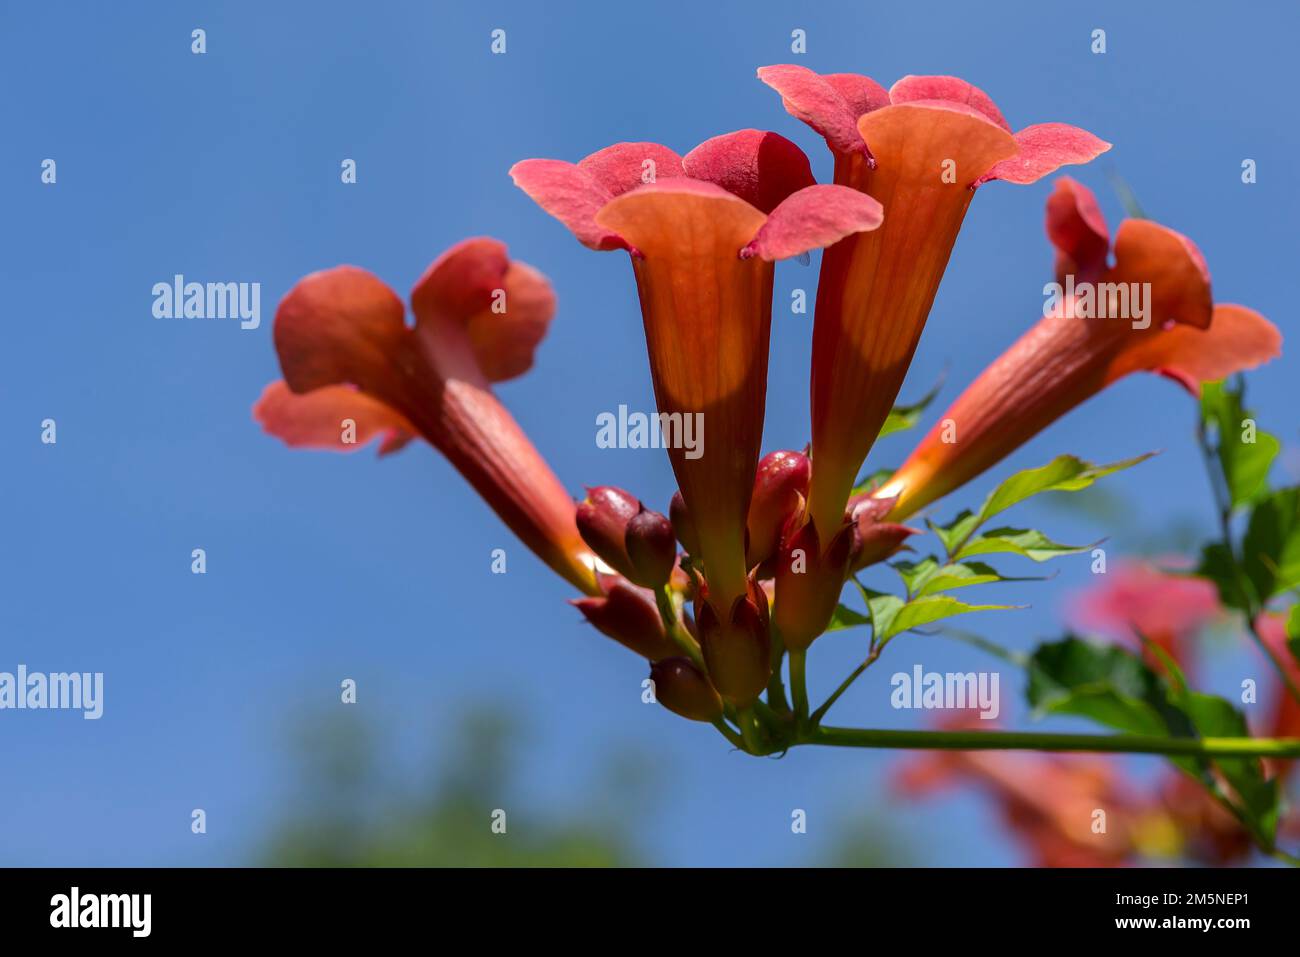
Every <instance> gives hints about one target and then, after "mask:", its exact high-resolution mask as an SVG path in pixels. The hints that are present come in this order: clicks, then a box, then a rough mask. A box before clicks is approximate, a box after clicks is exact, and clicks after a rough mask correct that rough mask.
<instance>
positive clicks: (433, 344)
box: [253, 238, 599, 595]
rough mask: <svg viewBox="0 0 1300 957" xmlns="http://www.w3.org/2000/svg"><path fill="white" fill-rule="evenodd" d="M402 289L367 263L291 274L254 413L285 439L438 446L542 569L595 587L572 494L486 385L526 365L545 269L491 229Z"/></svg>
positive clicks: (541, 319)
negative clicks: (270, 377) (407, 295)
mask: <svg viewBox="0 0 1300 957" xmlns="http://www.w3.org/2000/svg"><path fill="white" fill-rule="evenodd" d="M411 307H412V311H413V312H414V313H415V324H414V326H413V327H412V326H408V325H407V324H406V322H405V309H404V308H403V305H402V301H401V299H399V298H398V296H397V294H396V293H394V292H393V291H392V290H391V289H390V288H389V287H388V286H387V285H385V284H384V283H383V282H382V281H381V280H380V279H378V278H377V277H376V276H375V275H373V274H372V273H369V272H367V271H365V270H364V269H358V268H356V267H355V266H338V267H335V268H333V269H327V270H324V271H323V272H317V273H313V274H312V275H310V276H307V277H306V278H304V279H302V280H300V281H299V282H298V283H297V285H295V286H294V287H293V289H291V290H290V291H289V293H288V295H287V296H285V298H284V300H283V301H282V302H281V303H280V306H279V308H278V309H277V310H276V315H275V329H274V339H275V348H276V352H277V353H278V354H279V358H280V368H281V370H282V371H283V373H284V378H283V379H282V380H279V381H276V382H272V383H271V384H270V385H268V386H267V387H266V389H265V390H264V392H263V393H262V396H261V398H260V399H259V400H258V402H257V403H256V405H254V407H253V416H254V418H255V419H256V420H257V421H258V422H260V423H261V424H262V426H263V428H264V429H265V430H266V431H267V432H268V433H270V434H272V435H274V436H277V437H278V438H280V439H281V440H283V441H284V442H285V443H286V444H288V445H290V446H296V447H306V448H323V449H333V450H336V451H344V452H346V451H355V450H356V449H359V448H361V447H362V446H363V445H365V444H367V443H368V442H369V441H371V440H372V439H374V438H376V437H380V438H381V444H380V454H381V455H383V454H388V453H391V452H394V451H396V450H397V449H399V448H401V447H402V446H404V445H405V444H406V443H407V442H409V441H410V440H411V439H412V438H413V437H415V436H419V437H422V438H423V439H425V440H426V441H427V442H428V443H429V444H430V445H432V446H433V447H434V448H436V449H438V451H440V452H441V453H442V454H443V455H444V456H446V458H447V459H448V461H450V462H451V464H452V465H454V466H455V467H456V469H457V470H458V471H459V472H460V473H461V474H462V475H463V476H464V477H465V478H466V479H467V480H468V481H469V483H470V484H471V485H472V486H473V487H474V489H475V490H476V491H477V492H478V493H479V495H481V496H482V497H483V499H484V500H485V501H486V502H487V503H488V504H489V505H490V506H491V507H492V509H493V510H494V511H495V512H496V513H497V515H499V516H500V517H501V519H502V520H503V521H504V522H505V523H506V525H507V526H509V527H510V529H511V530H512V531H513V532H514V533H515V534H516V535H518V536H519V538H520V539H521V540H522V541H523V542H524V544H525V545H527V546H528V547H529V548H530V549H532V551H534V552H535V553H536V554H537V555H538V556H539V557H540V558H541V559H542V560H543V561H544V562H546V564H547V565H549V566H550V567H551V568H552V569H554V570H555V571H556V572H558V573H559V574H560V575H562V576H563V577H564V578H566V579H567V580H568V581H569V582H571V583H572V584H573V585H575V586H577V587H578V588H579V589H581V590H582V591H584V592H586V593H588V594H593V595H594V594H598V593H599V588H598V587H597V584H596V579H595V574H594V571H593V567H594V556H593V555H592V554H591V550H590V549H589V548H588V547H587V546H586V544H584V542H583V541H582V538H581V537H580V536H579V534H578V528H577V525H576V523H575V520H574V512H575V506H574V502H573V499H572V498H570V496H569V494H568V492H566V491H565V489H564V486H563V485H562V484H561V483H560V481H559V479H558V478H557V477H556V476H555V474H554V473H553V472H552V471H551V469H550V467H549V466H548V465H547V464H546V462H545V460H544V459H543V458H542V456H541V455H540V454H539V453H538V451H537V449H536V448H534V446H533V445H532V443H531V442H529V440H528V437H527V436H526V435H525V434H524V433H523V431H522V430H521V429H520V428H519V425H518V424H517V423H516V422H515V420H514V419H513V418H512V417H511V415H510V413H509V412H507V411H506V409H505V407H504V406H503V405H502V404H501V403H500V402H499V401H498V400H497V398H496V396H495V395H493V393H492V388H491V386H492V383H493V382H501V381H503V380H506V379H512V378H514V377H516V376H518V375H521V374H523V373H524V372H525V371H527V370H528V369H529V367H530V366H531V365H532V362H533V352H534V350H535V349H536V347H537V344H538V343H539V342H540V341H541V339H542V337H543V336H544V335H545V333H546V329H547V326H548V325H549V324H550V321H551V317H552V316H553V314H554V312H555V296H554V293H553V292H552V291H551V286H550V283H549V282H548V281H547V280H546V278H545V277H544V276H543V275H542V274H541V273H539V272H537V271H536V270H534V269H532V268H531V267H529V266H527V265H525V264H523V263H520V262H513V261H511V260H510V259H509V258H508V256H507V255H506V247H505V246H504V245H503V244H502V243H500V242H498V241H497V240H495V239H489V238H476V239H468V240H465V241H464V242H461V243H459V244H457V245H456V246H453V247H452V248H451V249H449V250H448V251H447V252H446V253H444V254H443V255H442V256H441V257H439V258H438V260H437V261H436V262H434V263H433V265H431V266H430V267H429V269H428V271H426V272H425V274H424V276H423V277H421V279H420V281H419V282H417V283H416V284H415V288H414V289H413V290H412V292H411Z"/></svg>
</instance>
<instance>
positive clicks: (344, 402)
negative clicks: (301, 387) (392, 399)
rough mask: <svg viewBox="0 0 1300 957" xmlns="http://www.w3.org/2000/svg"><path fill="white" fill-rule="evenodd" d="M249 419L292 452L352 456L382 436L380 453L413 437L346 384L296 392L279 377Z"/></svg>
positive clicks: (396, 416)
mask: <svg viewBox="0 0 1300 957" xmlns="http://www.w3.org/2000/svg"><path fill="white" fill-rule="evenodd" d="M253 418H254V419H256V420H257V421H258V422H260V423H261V425H262V428H263V429H265V430H266V432H267V434H269V435H274V436H275V437H276V438H278V439H280V440H281V441H282V442H284V444H285V445H288V446H291V447H294V448H307V449H331V450H333V451H336V452H355V451H356V450H357V449H360V448H363V447H364V446H366V445H367V444H369V443H370V441H371V440H372V439H374V438H375V437H376V436H380V437H381V438H382V443H381V445H380V454H381V455H384V454H388V453H390V452H396V451H397V450H398V449H400V448H402V447H403V446H404V445H406V443H407V442H409V441H410V440H411V438H412V437H413V436H414V434H415V427H414V426H412V425H411V423H410V422H408V421H407V420H406V417H405V416H403V415H402V414H401V413H400V412H398V411H397V410H396V409H394V408H392V407H391V406H388V405H386V404H384V403H383V402H380V401H379V400H378V399H373V398H371V397H370V396H368V395H366V394H365V393H364V392H359V391H357V390H356V389H355V388H353V387H352V386H347V385H327V386H322V387H321V388H319V389H313V390H312V391H310V392H305V393H302V394H298V393H296V392H293V391H291V390H290V389H289V386H288V384H287V383H285V381H284V380H283V379H277V380H276V381H275V382H272V383H271V384H270V385H268V386H267V387H266V388H265V389H264V390H263V391H262V396H261V398H259V399H258V400H257V403H256V404H255V405H254V406H253Z"/></svg>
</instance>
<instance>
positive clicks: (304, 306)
mask: <svg viewBox="0 0 1300 957" xmlns="http://www.w3.org/2000/svg"><path fill="white" fill-rule="evenodd" d="M405 314H406V310H405V309H404V308H403V306H402V300H401V299H399V298H398V297H397V294H396V293H394V292H393V290H391V289H390V288H388V286H386V285H385V284H384V283H383V282H382V281H381V280H380V279H379V278H378V277H377V276H375V275H374V274H373V273H369V272H367V271H366V270H364V269H358V268H357V267H355V266H336V267H335V268H333V269H326V270H323V271H321V272H316V273H312V274H311V275H310V276H306V277H304V278H303V279H300V280H299V281H298V283H297V285H295V286H294V287H293V288H292V289H291V290H289V293H288V295H286V296H285V297H284V299H283V300H282V301H281V303H280V306H279V308H278V309H277V310H276V313H275V330H274V333H273V338H274V340H275V348H276V352H277V353H279V356H280V368H281V369H282V370H283V371H284V378H285V381H286V382H287V383H288V385H289V388H290V389H292V390H293V391H294V392H310V391H311V390H313V389H319V388H320V387H321V386H327V385H340V384H351V385H355V386H358V387H360V388H361V389H363V390H365V391H366V392H369V393H371V394H372V395H375V396H379V397H384V398H390V397H391V394H392V386H393V383H392V382H391V378H392V377H391V374H390V373H391V368H392V364H391V357H392V356H394V355H397V354H398V353H400V352H401V351H402V349H403V347H404V344H405V341H406V337H407V333H408V331H409V330H408V329H407V327H406V323H405Z"/></svg>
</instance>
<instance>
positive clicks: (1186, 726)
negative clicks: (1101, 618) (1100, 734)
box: [1026, 636, 1192, 735]
mask: <svg viewBox="0 0 1300 957" xmlns="http://www.w3.org/2000/svg"><path fill="white" fill-rule="evenodd" d="M1028 670H1029V684H1028V686H1027V688H1026V696H1027V698H1028V701H1029V704H1030V706H1031V707H1033V708H1034V709H1035V711H1037V712H1038V713H1039V714H1049V713H1051V714H1074V715H1079V716H1081V717H1086V718H1091V719H1092V720H1094V721H1097V722H1099V723H1100V724H1104V725H1106V726H1107V727H1111V728H1115V729H1116V730H1119V731H1126V732H1128V733H1130V734H1159V735H1165V734H1170V733H1171V732H1173V731H1174V728H1175V727H1176V728H1177V730H1178V733H1180V734H1182V735H1187V734H1190V733H1191V731H1192V728H1191V723H1190V721H1188V720H1187V719H1186V718H1185V717H1184V718H1183V719H1182V720H1179V719H1178V717H1177V712H1176V710H1175V709H1171V708H1170V707H1169V703H1168V693H1167V691H1166V689H1165V687H1164V685H1163V684H1162V683H1161V681H1160V678H1159V676H1158V675H1156V673H1155V672H1153V671H1152V670H1151V669H1150V668H1148V667H1147V666H1146V665H1145V664H1143V663H1142V660H1141V659H1140V658H1138V657H1136V656H1135V655H1133V654H1132V653H1130V652H1129V651H1127V650H1126V649H1124V648H1120V647H1118V646H1115V645H1110V646H1102V645H1095V644H1092V643H1091V642H1087V641H1083V640H1082V639H1080V638H1076V637H1073V636H1069V637H1066V638H1063V639H1061V640H1060V641H1055V642H1049V643H1046V644H1042V645H1039V646H1038V647H1037V648H1036V649H1035V650H1034V653H1033V655H1032V656H1031V657H1030V659H1029V669H1028ZM1171 724H1172V725H1173V726H1174V727H1171Z"/></svg>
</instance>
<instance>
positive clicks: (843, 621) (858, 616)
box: [826, 604, 871, 631]
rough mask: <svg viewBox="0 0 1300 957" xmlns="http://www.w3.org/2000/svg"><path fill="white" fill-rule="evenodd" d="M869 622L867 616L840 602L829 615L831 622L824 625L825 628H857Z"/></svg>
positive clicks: (836, 629)
mask: <svg viewBox="0 0 1300 957" xmlns="http://www.w3.org/2000/svg"><path fill="white" fill-rule="evenodd" d="M869 624H871V618H870V617H869V616H867V615H864V614H862V612H860V611H857V610H855V609H853V608H850V607H849V606H848V605H844V604H840V605H836V606H835V614H833V615H831V623H830V624H829V625H827V626H826V630H827V631H839V630H840V629H843V628H857V627H858V626H859V625H869Z"/></svg>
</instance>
